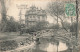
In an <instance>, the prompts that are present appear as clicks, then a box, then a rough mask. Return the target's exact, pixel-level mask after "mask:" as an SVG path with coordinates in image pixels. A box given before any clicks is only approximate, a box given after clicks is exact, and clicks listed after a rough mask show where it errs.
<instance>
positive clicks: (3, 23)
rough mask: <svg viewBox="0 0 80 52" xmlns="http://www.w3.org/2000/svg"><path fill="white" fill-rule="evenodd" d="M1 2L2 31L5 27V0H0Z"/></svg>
mask: <svg viewBox="0 0 80 52" xmlns="http://www.w3.org/2000/svg"><path fill="white" fill-rule="evenodd" d="M0 3H1V15H2V20H1V26H2V27H1V28H2V29H1V30H2V31H4V29H5V27H6V22H7V19H6V7H5V2H4V0H0Z"/></svg>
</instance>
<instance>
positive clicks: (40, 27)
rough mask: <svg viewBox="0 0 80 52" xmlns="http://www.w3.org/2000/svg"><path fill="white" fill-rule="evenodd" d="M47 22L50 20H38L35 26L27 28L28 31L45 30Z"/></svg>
mask: <svg viewBox="0 0 80 52" xmlns="http://www.w3.org/2000/svg"><path fill="white" fill-rule="evenodd" d="M47 24H48V22H47V21H41V22H37V24H36V25H34V26H33V27H31V28H29V29H27V32H28V33H29V32H36V31H40V30H43V29H46V28H47Z"/></svg>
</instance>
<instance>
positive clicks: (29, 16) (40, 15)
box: [25, 6, 47, 28]
mask: <svg viewBox="0 0 80 52" xmlns="http://www.w3.org/2000/svg"><path fill="white" fill-rule="evenodd" d="M46 20H47V15H46V11H45V10H43V9H38V7H35V6H31V7H30V8H29V10H28V11H27V12H26V14H25V25H26V28H30V27H32V26H33V25H36V24H37V22H40V21H46Z"/></svg>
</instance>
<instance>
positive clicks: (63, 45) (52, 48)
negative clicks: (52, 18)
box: [46, 42, 68, 52]
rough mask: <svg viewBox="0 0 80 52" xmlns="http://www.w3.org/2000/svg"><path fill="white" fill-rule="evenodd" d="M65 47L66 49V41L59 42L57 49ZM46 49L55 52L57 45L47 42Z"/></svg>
mask: <svg viewBox="0 0 80 52" xmlns="http://www.w3.org/2000/svg"><path fill="white" fill-rule="evenodd" d="M67 49H68V47H67V46H66V43H63V42H59V45H58V51H64V50H67ZM46 50H47V52H57V45H55V44H54V45H53V44H51V43H49V45H48V47H47V49H46Z"/></svg>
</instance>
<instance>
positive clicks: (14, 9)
mask: <svg viewBox="0 0 80 52" xmlns="http://www.w3.org/2000/svg"><path fill="white" fill-rule="evenodd" d="M48 2H50V1H48V0H46V1H45V0H34V1H33V0H14V1H11V5H10V7H9V9H8V11H7V15H9V16H13V17H14V18H15V20H16V21H19V12H20V9H19V8H20V5H27V7H26V8H29V7H30V6H32V5H35V6H36V7H38V8H42V9H46V7H47V4H48ZM26 10H28V9H22V13H25V11H26ZM24 18H25V17H24V16H22V19H24ZM47 21H49V22H50V23H52V22H53V21H54V20H53V18H52V17H51V16H48V17H47Z"/></svg>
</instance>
